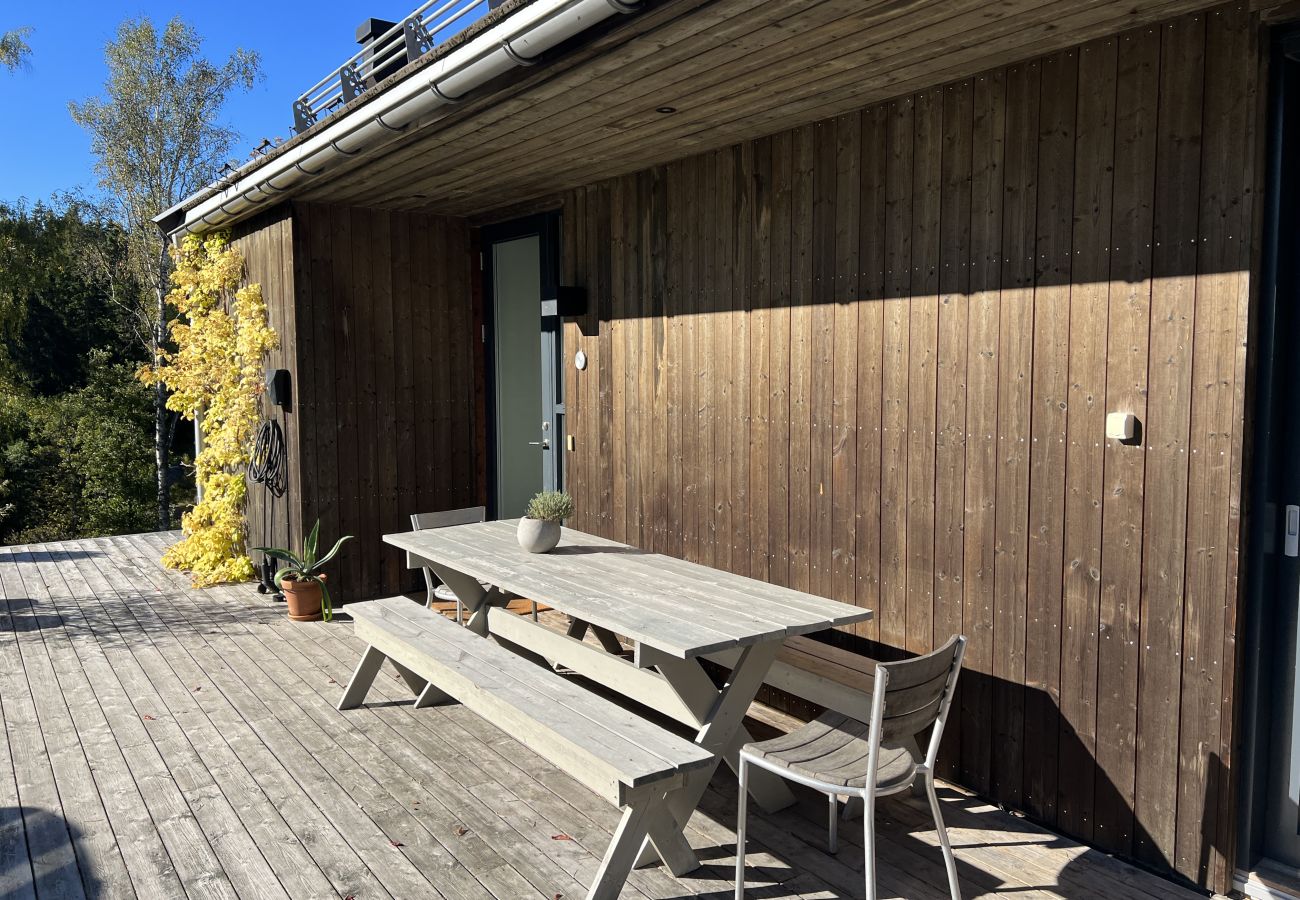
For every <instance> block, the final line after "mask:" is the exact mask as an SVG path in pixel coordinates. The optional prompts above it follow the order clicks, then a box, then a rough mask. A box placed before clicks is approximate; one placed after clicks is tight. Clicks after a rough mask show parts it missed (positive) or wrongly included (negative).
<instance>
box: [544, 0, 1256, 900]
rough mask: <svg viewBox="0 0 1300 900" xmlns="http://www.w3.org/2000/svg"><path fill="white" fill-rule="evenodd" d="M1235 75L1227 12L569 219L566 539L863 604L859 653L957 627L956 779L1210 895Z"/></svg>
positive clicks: (1224, 630) (1247, 58)
mask: <svg viewBox="0 0 1300 900" xmlns="http://www.w3.org/2000/svg"><path fill="white" fill-rule="evenodd" d="M1256 75H1257V49H1256V23H1255V22H1254V20H1253V19H1252V17H1251V15H1250V13H1249V11H1248V10H1247V9H1246V7H1245V6H1244V5H1241V4H1230V5H1225V6H1221V7H1217V8H1213V9H1211V10H1208V11H1206V12H1202V13H1197V14H1195V15H1188V16H1185V17H1183V18H1179V19H1176V20H1172V21H1169V22H1166V23H1163V24H1161V25H1158V26H1153V27H1148V28H1142V29H1138V30H1135V31H1132V32H1127V33H1123V34H1120V35H1116V36H1112V37H1108V38H1104V39H1100V40H1097V41H1094V42H1092V43H1089V44H1086V45H1083V46H1080V47H1076V48H1073V49H1068V50H1063V51H1060V52H1058V53H1055V54H1053V55H1050V56H1046V57H1042V58H1039V59H1034V60H1029V61H1026V62H1022V63H1017V64H1014V65H1009V66H1006V67H1004V68H1001V69H998V70H995V71H990V72H986V73H984V74H981V75H978V76H975V77H973V78H970V79H967V80H964V81H961V82H957V83H954V84H948V85H945V86H942V87H940V88H935V89H931V90H926V91H921V92H918V93H915V94H911V95H908V96H905V97H900V98H898V99H896V100H894V101H890V102H887V103H882V104H880V105H878V106H873V107H870V108H867V109H864V110H861V111H860V112H857V113H852V114H848V115H844V116H840V117H839V118H836V119H833V120H827V121H823V122H819V123H815V124H812V125H809V126H806V127H802V128H798V129H795V130H793V131H790V132H785V133H782V134H778V135H773V136H771V137H768V138H764V139H761V140H758V141H754V142H750V143H747V144H742V145H739V146H734V147H729V148H725V149H722V150H719V151H716V152H712V153H708V154H705V155H702V156H695V157H691V158H689V159H685V160H681V161H678V162H674V163H671V164H668V165H665V166H660V167H658V168H654V169H650V170H647V171H644V172H641V173H638V174H634V175H628V176H624V177H621V178H617V179H614V180H611V181H607V182H603V183H600V184H596V185H592V186H589V187H587V188H583V189H579V190H576V191H573V192H571V193H570V194H568V195H567V197H566V198H565V215H564V248H565V259H564V271H565V273H566V278H567V279H572V280H573V281H574V282H575V283H577V284H580V285H584V286H586V287H587V289H588V291H589V294H590V296H591V298H592V311H591V312H590V313H589V314H588V315H587V316H585V317H584V318H583V319H581V320H577V321H574V322H572V323H570V324H569V325H568V326H567V330H566V338H565V339H566V356H567V357H568V358H569V359H570V363H569V370H568V372H567V373H566V377H567V381H566V385H567V387H566V401H567V403H568V422H569V427H570V429H571V431H572V433H573V434H574V436H575V438H576V442H577V443H576V446H577V449H576V451H575V452H572V453H570V454H569V457H568V466H569V469H568V479H569V484H570V485H571V486H572V489H573V491H574V493H575V495H576V499H577V502H578V513H577V521H576V524H577V526H578V527H580V528H583V529H585V530H588V531H593V532H597V533H600V534H605V535H608V536H611V537H614V538H618V539H622V540H627V541H629V542H632V543H636V544H639V545H641V546H644V547H647V548H650V549H654V550H660V551H665V552H669V553H674V554H680V555H682V556H685V557H687V558H690V559H695V560H700V561H702V562H705V563H708V564H711V565H716V566H720V567H723V568H727V569H730V570H732V571H735V572H740V573H744V574H751V575H754V576H756V577H759V578H764V579H770V580H772V581H776V582H781V583H786V584H790V585H792V586H795V587H799V588H804V589H808V590H812V591H814V592H817V593H821V594H824V595H827V596H831V597H834V598H836V599H840V600H843V601H845V602H849V603H857V604H859V605H862V606H867V607H871V608H872V609H874V610H876V612H877V616H876V618H875V619H874V620H873V621H872V622H870V623H867V624H865V625H863V626H858V627H857V628H856V631H855V633H854V634H852V635H841V636H839V639H840V640H842V641H844V642H846V643H848V642H851V641H852V640H855V639H856V640H858V641H866V643H865V644H863V645H862V646H863V647H864V648H865V649H869V650H873V651H874V652H879V653H885V654H888V653H889V652H891V650H892V651H894V652H901V651H910V652H921V651H925V650H928V649H930V648H931V647H933V646H935V645H936V644H938V643H940V642H942V641H943V640H944V639H945V638H946V637H947V636H948V635H949V634H950V633H952V632H954V631H963V632H965V633H966V634H967V635H968V636H969V637H970V639H971V643H970V649H969V652H968V656H967V660H968V669H967V672H966V674H964V675H963V679H962V687H961V694H960V710H959V713H958V714H957V715H956V716H954V719H953V720H952V723H951V725H950V726H949V731H948V740H947V746H946V748H945V754H944V763H943V764H944V767H945V772H946V773H947V774H948V775H949V776H951V777H953V778H955V779H956V780H958V781H960V782H962V783H964V784H966V785H968V786H969V787H971V788H974V789H975V790H977V791H979V792H980V793H982V794H985V795H987V796H990V797H992V798H994V799H996V800H998V801H1001V802H1004V803H1007V804H1009V805H1011V806H1014V807H1017V808H1020V809H1023V810H1025V811H1026V812H1028V813H1029V814H1031V815H1032V816H1034V817H1035V818H1038V819H1041V820H1043V821H1045V822H1047V823H1049V824H1051V825H1054V826H1056V827H1058V828H1060V829H1062V830H1064V831H1066V832H1068V833H1070V834H1072V835H1076V836H1078V837H1080V838H1083V839H1085V840H1087V841H1089V842H1091V843H1094V844H1096V845H1098V846H1100V847H1102V848H1103V849H1106V850H1109V851H1114V852H1116V853H1119V854H1122V855H1125V856H1130V857H1135V858H1137V859H1140V860H1142V861H1144V862H1146V863H1149V864H1151V865H1154V866H1156V867H1160V868H1164V869H1166V870H1169V871H1172V872H1176V873H1177V874H1179V875H1181V876H1182V877H1184V878H1186V879H1187V880H1189V881H1191V882H1194V883H1197V884H1200V885H1203V886H1207V887H1212V888H1216V889H1219V890H1225V889H1227V888H1228V887H1229V883H1228V882H1229V875H1230V872H1229V870H1228V868H1227V867H1228V865H1229V862H1230V858H1231V852H1232V851H1231V838H1230V834H1231V828H1230V823H1231V821H1232V820H1233V818H1234V812H1233V802H1234V800H1233V796H1232V790H1231V786H1230V782H1229V778H1228V775H1229V773H1230V771H1231V745H1232V729H1231V727H1230V724H1231V722H1232V721H1233V710H1232V698H1233V683H1232V672H1233V669H1234V666H1235V656H1236V649H1235V637H1234V631H1233V629H1234V623H1235V618H1236V616H1235V609H1236V602H1237V594H1236V571H1235V559H1236V554H1235V542H1236V540H1237V539H1238V534H1239V525H1238V509H1239V503H1238V501H1239V495H1240V482H1241V470H1242V444H1241V438H1240V436H1241V434H1242V432H1243V430H1244V429H1243V427H1242V419H1243V415H1244V412H1243V410H1244V406H1243V397H1244V384H1245V354H1244V352H1243V350H1242V347H1243V345H1244V342H1245V338H1246V333H1245V330H1246V321H1247V316H1246V314H1245V310H1246V305H1247V302H1248V294H1249V290H1250V283H1249V282H1250V277H1249V276H1250V265H1251V255H1250V254H1251V251H1250V244H1251V242H1250V240H1249V231H1250V228H1251V221H1252V219H1251V217H1252V204H1253V201H1254V195H1253V185H1254V182H1255V178H1256V172H1255V168H1254V165H1253V163H1254V160H1255V158H1256V147H1255V141H1256V134H1255V131H1256V122H1255V110H1256V108H1257V105H1256V99H1255V92H1256V90H1257V85H1256ZM579 348H580V349H582V350H584V351H585V353H586V355H587V358H588V360H589V361H590V363H589V365H588V367H587V369H586V370H585V371H583V372H578V371H576V370H575V369H574V368H573V366H572V362H571V360H572V353H573V351H575V350H577V349H579ZM1116 410H1119V411H1128V412H1132V413H1134V414H1136V416H1137V417H1138V419H1139V421H1140V422H1141V440H1140V441H1139V442H1137V444H1136V445H1123V444H1120V443H1117V442H1114V441H1108V440H1106V439H1105V437H1104V424H1105V415H1106V413H1107V412H1108V411H1116Z"/></svg>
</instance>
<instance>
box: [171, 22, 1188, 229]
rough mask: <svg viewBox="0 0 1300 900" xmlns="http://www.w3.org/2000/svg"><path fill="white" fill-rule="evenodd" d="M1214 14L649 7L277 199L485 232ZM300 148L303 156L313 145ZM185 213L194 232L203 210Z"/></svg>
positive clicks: (400, 87) (587, 30)
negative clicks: (879, 105)
mask: <svg viewBox="0 0 1300 900" xmlns="http://www.w3.org/2000/svg"><path fill="white" fill-rule="evenodd" d="M610 2H618V0H567V2H558V0H536V2H534V3H531V4H528V5H526V6H523V7H518V8H515V9H514V11H513V13H512V15H509V16H506V17H504V18H501V19H499V20H497V21H496V22H495V23H493V24H491V25H489V26H488V27H487V28H484V29H482V30H481V31H479V32H478V36H479V37H480V38H482V36H483V35H486V34H488V33H489V32H490V31H491V29H494V28H496V29H501V28H504V27H505V26H508V25H509V24H510V22H511V21H514V20H517V19H518V18H519V17H521V16H523V15H526V14H528V13H529V12H530V11H531V12H532V13H533V14H534V15H536V14H537V12H538V11H539V8H545V9H547V10H550V9H552V8H554V7H557V6H572V5H574V4H575V3H590V4H607V3H610ZM620 5H621V4H620ZM1209 5H1211V4H1208V3H1206V2H1205V0H1167V2H1141V0H1140V2H1133V0H1088V2H1074V0H1069V2H1066V0H1056V2H1042V0H1003V2H1000V3H997V4H990V3H987V2H983V0H954V2H933V0H820V2H811V0H648V2H645V3H642V4H638V5H637V6H636V7H635V8H636V9H638V10H640V11H639V12H638V13H637V14H635V15H626V16H622V15H617V14H616V13H614V12H613V8H612V7H609V6H605V9H607V10H609V14H608V15H605V16H603V17H602V19H601V21H600V22H598V23H589V24H588V25H587V27H584V28H583V29H582V30H581V31H580V32H573V33H571V34H569V35H568V36H567V37H566V38H564V39H563V40H561V41H559V42H556V43H553V44H551V45H550V47H548V48H547V51H546V54H545V55H544V56H541V57H540V59H539V61H538V64H536V65H533V66H528V67H519V66H510V67H509V68H508V69H502V70H501V71H499V72H496V73H495V74H494V75H493V77H492V78H491V79H488V80H486V81H482V82H480V86H479V87H478V88H476V89H475V90H474V91H473V92H472V93H469V92H458V96H460V97H461V98H462V100H461V102H459V103H456V104H445V105H442V106H440V107H438V108H437V110H436V112H430V113H426V114H421V115H418V116H415V117H412V118H410V119H408V120H405V121H402V122H400V123H396V122H394V123H393V124H400V127H399V128H398V129H395V130H389V131H387V133H384V134H375V135H374V136H373V139H368V140H367V142H366V143H364V144H362V143H361V142H355V143H348V142H346V141H345V142H344V144H343V146H344V148H345V149H346V150H348V151H349V152H348V154H346V155H345V156H344V157H343V158H341V159H338V160H336V161H335V163H334V164H333V165H332V166H331V167H330V169H329V170H328V172H322V173H320V174H317V175H314V176H310V175H309V176H307V177H303V178H301V179H298V180H295V181H293V182H292V184H285V189H284V190H281V191H279V192H278V193H277V195H276V197H275V199H284V198H293V199H301V200H306V201H316V202H328V203H339V204H348V205H356V206H367V207H377V208H390V209H422V210H426V211H431V212H436V213H442V214H448V215H465V216H482V215H484V214H485V213H488V212H489V211H491V210H495V209H499V208H503V207H509V206H513V205H516V204H520V203H523V202H526V201H529V200H533V199H536V198H541V197H547V196H550V195H553V194H555V193H557V192H559V191H562V190H566V189H570V188H573V187H577V186H580V185H584V184H591V183H594V182H596V181H599V180H601V179H603V178H607V177H612V176H617V175H621V174H626V173H629V172H633V171H637V170H641V169H644V168H647V167H650V166H653V165H656V164H661V163H665V162H668V161H671V160H674V159H680V158H682V157H685V156H689V155H692V154H694V153H699V152H705V151H708V150H712V149H716V148H718V147H723V146H727V145H730V144H733V143H736V142H738V141H742V140H747V139H752V138H756V137H761V136H763V135H768V134H773V133H776V132H779V131H782V130H784V129H786V128H790V127H793V126H796V125H801V124H806V123H810V122H816V121H821V120H824V119H828V118H831V117H833V116H836V115H838V114H841V113H844V112H848V111H850V110H854V109H858V108H861V107H864V106H867V105H870V104H872V103H876V102H879V101H882V100H887V99H889V98H892V97H902V96H904V95H907V94H910V93H912V92H914V91H917V90H921V89H926V88H933V87H935V86H938V85H943V84H945V83H949V82H954V81H959V80H961V79H964V78H968V77H972V76H976V75H978V73H981V72H984V71H987V70H990V69H993V68H995V67H997V66H1001V65H1004V64H1007V63H1010V62H1014V61H1016V60H1019V59H1026V58H1029V57H1034V56H1039V55H1042V54H1045V53H1050V52H1053V51H1056V50H1061V49H1064V48H1067V47H1070V46H1072V45H1075V44H1079V43H1082V42H1085V41H1088V40H1092V39H1095V38H1101V37H1105V36H1108V35H1114V34H1116V33H1118V32H1121V31H1123V30H1125V29H1128V28H1133V27H1137V26H1141V25H1147V24H1150V23H1154V22H1157V21H1161V20H1166V19H1169V18H1171V17H1174V16H1177V15H1180V14H1183V13H1187V12H1191V11H1194V10H1198V9H1203V8H1206V7H1208V6H1209ZM516 24H520V23H519V22H517V23H516ZM495 39H496V37H495V36H494V37H493V40H495ZM471 43H472V42H471V41H467V42H465V43H463V44H462V45H461V47H462V49H463V48H464V47H466V46H469V45H470V44H471ZM514 46H516V47H518V46H521V45H519V44H514ZM449 57H450V54H449V55H448V57H444V59H446V58H449ZM431 68H432V67H430V66H426V67H422V68H421V69H420V70H419V71H418V72H417V73H415V74H414V75H409V76H408V75H406V74H404V73H399V74H398V76H395V77H394V79H393V84H392V85H391V86H387V87H384V86H381V87H384V89H383V90H382V91H381V92H374V93H377V94H378V96H376V97H373V98H371V99H369V100H367V102H366V103H365V104H364V105H361V106H359V108H358V110H357V111H355V112H354V113H350V115H355V114H357V113H360V114H362V115H364V116H368V117H369V119H370V120H371V121H373V120H374V119H375V118H376V117H375V115H374V113H375V111H376V110H380V109H383V108H384V106H385V103H386V100H385V98H388V100H390V101H391V100H392V99H393V98H394V97H400V96H402V95H403V92H404V91H405V92H407V93H409V92H410V85H411V83H412V81H413V79H415V78H424V79H427V78H428V77H429V75H430V73H429V71H428V70H429V69H431ZM440 71H442V70H435V71H434V72H433V77H437V76H438V72H440ZM422 90H423V91H424V93H426V94H427V93H429V89H428V88H427V87H424V88H422ZM336 118H337V117H336ZM323 136H324V133H323V132H321V133H318V134H317V135H316V138H315V139H316V140H318V141H319V140H321V139H322V137H323ZM303 138H304V139H305V140H304V141H303V143H302V144H300V145H299V146H304V145H305V144H306V142H307V141H310V140H312V139H313V134H312V133H310V132H309V133H308V134H307V135H304V136H303ZM288 146H291V145H286V147H288ZM265 166H266V164H265V163H263V164H262V166H261V167H260V168H262V169H263V170H264V169H265ZM307 168H308V169H310V168H311V167H310V165H308V166H307ZM277 184H278V183H276V182H273V183H272V187H273V188H274V187H275V186H276V185H277ZM237 193H238V192H237V189H236V188H231V187H227V188H225V189H223V192H222V194H223V196H224V197H226V198H234V197H236V196H237ZM213 196H216V195H213ZM264 199H265V200H267V201H268V202H269V200H270V199H272V198H270V197H266V198H264ZM232 205H237V204H232V203H230V202H227V207H230V206H232ZM209 206H211V203H210V202H209ZM181 209H182V211H183V212H184V214H185V215H186V216H188V217H190V219H189V221H190V222H191V225H192V223H193V222H194V221H195V219H194V211H195V210H201V206H200V205H199V204H196V203H194V202H192V201H187V203H186V204H182V207H181ZM178 220H179V219H173V220H172V221H173V222H175V221H178ZM198 221H199V222H200V223H206V222H207V220H204V219H198ZM207 224H212V223H207ZM199 227H200V228H202V227H206V225H205V224H200V225H199Z"/></svg>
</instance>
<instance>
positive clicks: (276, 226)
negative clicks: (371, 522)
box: [231, 205, 316, 547]
mask: <svg viewBox="0 0 1300 900" xmlns="http://www.w3.org/2000/svg"><path fill="white" fill-rule="evenodd" d="M293 233H294V226H293V218H292V215H291V210H290V208H289V207H288V206H287V205H285V206H280V207H277V208H275V209H273V210H270V211H268V212H266V213H264V214H262V215H260V216H257V217H256V218H254V219H251V220H249V221H248V222H247V223H244V224H242V225H241V226H240V228H239V229H238V230H237V231H236V232H235V233H234V234H233V235H232V238H231V243H232V244H233V245H234V246H235V247H236V248H237V249H238V250H239V251H240V253H241V254H243V257H244V277H245V279H246V281H247V282H248V283H250V284H260V285H261V286H262V300H263V302H265V303H266V312H267V318H268V320H269V321H270V325H271V327H272V328H273V329H275V333H276V334H277V335H278V336H279V338H280V346H279V347H277V348H276V349H275V350H272V351H271V353H270V354H269V355H268V357H267V360H266V368H267V370H268V371H270V370H273V369H288V370H289V371H290V372H291V373H294V372H296V370H297V368H298V366H297V347H298V328H299V323H300V321H301V316H300V315H295V312H294V284H295V259H294V247H293ZM293 380H294V381H295V384H294V385H293V390H294V391H295V392H296V391H298V390H299V385H298V384H297V383H296V381H297V379H296V378H294V379H293ZM298 400H299V398H298V397H294V403H293V405H292V406H290V407H288V408H287V409H286V408H281V407H273V406H271V404H270V403H269V402H268V401H267V399H266V397H265V396H263V397H262V400H261V412H262V416H263V418H264V419H273V420H274V421H276V422H278V423H279V424H280V428H281V429H282V430H283V432H284V443H285V455H286V457H287V460H288V465H287V473H286V474H287V479H288V480H287V489H286V491H285V494H284V496H283V497H278V498H276V497H272V496H271V495H270V493H268V492H267V490H266V489H265V488H264V487H263V486H262V485H259V484H252V483H249V485H248V507H247V512H246V516H247V519H248V531H249V546H271V547H285V546H291V543H290V542H291V541H292V540H294V539H293V537H292V535H294V534H297V533H300V532H301V530H302V496H303V490H304V486H307V487H308V489H310V485H311V483H312V479H313V478H315V477H316V473H315V472H305V471H303V468H302V467H301V466H298V465H295V464H294V460H296V459H297V458H298V454H299V449H300V446H301V428H302V416H301V414H300V412H299V407H298Z"/></svg>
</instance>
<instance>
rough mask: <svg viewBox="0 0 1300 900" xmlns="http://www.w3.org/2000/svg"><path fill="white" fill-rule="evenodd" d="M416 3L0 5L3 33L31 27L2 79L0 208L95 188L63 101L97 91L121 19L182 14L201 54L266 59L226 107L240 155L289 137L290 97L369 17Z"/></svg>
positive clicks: (344, 50)
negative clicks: (242, 53)
mask: <svg viewBox="0 0 1300 900" xmlns="http://www.w3.org/2000/svg"><path fill="white" fill-rule="evenodd" d="M418 4H419V0H401V2H397V3H394V2H392V0H364V2H361V3H358V2H356V0H350V2H348V0H313V2H312V3H284V2H281V0H261V2H254V3H240V4H231V3H213V2H205V3H193V2H184V0H171V2H162V3H160V2H150V0H125V2H120V0H110V2H104V0H95V2H86V0H62V2H51V0H43V2H28V3H22V4H19V3H14V2H10V0H0V30H8V29H10V28H16V27H18V26H22V25H29V26H31V27H32V28H33V29H35V30H34V32H33V33H32V35H31V36H30V38H29V39H28V43H29V44H31V47H32V56H31V61H30V65H29V67H28V68H27V70H26V71H19V72H16V73H13V74H7V73H4V72H0V115H3V121H4V127H3V128H2V129H0V135H2V136H0V201H14V200H17V199H19V198H22V197H25V198H27V199H28V200H31V201H35V200H40V199H45V198H48V197H50V196H51V195H52V194H53V193H54V192H55V191H63V190H72V189H76V188H81V189H84V190H86V191H89V192H93V191H94V189H95V180H96V178H95V173H94V171H93V170H92V166H93V162H94V161H93V159H92V158H91V155H90V141H89V140H88V139H87V137H86V135H85V134H84V133H83V132H82V131H81V129H80V128H78V127H77V125H76V124H75V123H73V121H72V118H71V116H69V115H68V101H69V100H73V99H77V100H80V99H83V98H85V97H87V96H90V95H92V94H97V93H99V92H100V90H101V88H102V85H103V82H104V76H105V70H104V62H103V60H104V55H103V48H104V44H105V43H106V42H107V41H108V39H109V38H110V37H111V36H112V34H113V32H114V30H115V29H116V27H117V24H118V23H119V22H120V21H121V20H122V19H124V18H127V17H134V16H140V15H147V16H149V17H150V18H152V19H154V20H155V21H156V22H163V21H166V20H167V19H169V18H171V17H172V16H174V15H180V16H182V17H184V18H185V19H186V20H187V21H189V22H190V23H191V24H192V25H194V26H195V27H196V28H197V29H198V31H199V34H201V35H202V36H203V37H204V52H205V54H206V55H207V56H208V57H209V58H211V59H215V60H224V59H225V58H226V57H227V56H228V55H229V54H230V52H231V51H232V50H233V49H234V48H235V47H240V46H242V47H245V48H247V49H250V50H256V51H258V52H259V53H261V54H262V69H263V72H264V73H265V75H266V78H265V80H264V81H263V82H262V83H261V84H258V85H257V86H256V87H255V88H254V89H253V90H252V91H251V92H250V93H247V94H241V95H238V96H236V97H234V98H232V100H231V101H230V103H229V105H228V107H227V109H226V114H225V119H226V121H227V122H228V123H230V124H233V125H234V126H235V127H236V128H238V129H239V131H240V132H241V133H242V135H243V147H244V149H243V151H242V153H241V156H242V155H243V153H247V151H248V150H249V149H251V148H252V147H253V146H254V145H256V144H258V143H260V142H261V140H262V138H263V137H269V138H275V137H277V136H279V137H283V138H288V137H289V136H290V134H291V131H290V126H291V125H292V123H293V114H292V110H291V104H292V102H293V98H294V97H295V96H297V95H298V94H299V93H300V92H301V91H302V90H303V89H305V88H307V87H308V86H310V85H311V84H313V83H314V82H315V81H316V80H317V79H318V78H320V77H321V76H323V75H324V74H325V73H326V72H328V71H329V70H330V69H333V68H335V67H336V66H338V65H339V64H341V63H342V62H343V61H344V60H346V59H347V58H348V57H349V56H350V55H351V54H352V53H353V52H354V51H355V50H356V49H357V48H356V45H355V44H354V43H353V38H354V34H355V31H356V26H357V25H359V24H360V23H361V21H362V20H363V19H365V18H366V17H368V16H375V17H378V18H389V19H392V20H400V19H402V18H404V17H405V16H406V15H407V14H408V13H410V12H411V11H412V10H413V9H414V8H415V7H416V6H417V5H418Z"/></svg>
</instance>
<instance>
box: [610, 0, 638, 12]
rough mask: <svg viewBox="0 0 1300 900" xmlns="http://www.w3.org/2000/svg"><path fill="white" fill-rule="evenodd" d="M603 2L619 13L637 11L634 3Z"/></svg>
mask: <svg viewBox="0 0 1300 900" xmlns="http://www.w3.org/2000/svg"><path fill="white" fill-rule="evenodd" d="M605 2H606V3H608V4H609V5H610V6H611V7H612V8H613V9H615V10H617V11H618V12H621V13H634V12H636V11H637V5H636V4H635V3H627V2H625V0H605Z"/></svg>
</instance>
